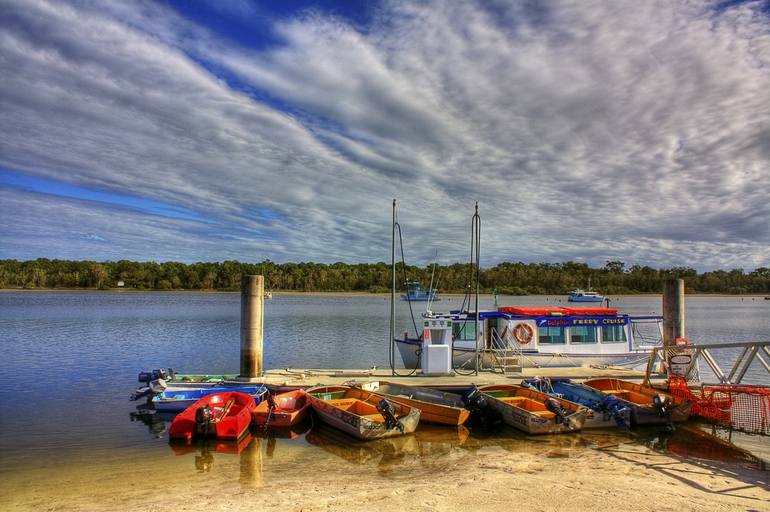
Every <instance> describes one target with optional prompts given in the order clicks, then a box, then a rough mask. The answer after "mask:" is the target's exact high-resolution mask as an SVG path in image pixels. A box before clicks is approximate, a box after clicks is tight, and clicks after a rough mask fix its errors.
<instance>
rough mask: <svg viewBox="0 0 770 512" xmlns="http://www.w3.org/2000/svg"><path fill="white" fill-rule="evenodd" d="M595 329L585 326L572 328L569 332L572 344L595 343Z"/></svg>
mask: <svg viewBox="0 0 770 512" xmlns="http://www.w3.org/2000/svg"><path fill="white" fill-rule="evenodd" d="M596 341H597V339H596V328H595V327H590V326H587V325H580V326H574V327H572V329H571V330H570V342H572V343H596Z"/></svg>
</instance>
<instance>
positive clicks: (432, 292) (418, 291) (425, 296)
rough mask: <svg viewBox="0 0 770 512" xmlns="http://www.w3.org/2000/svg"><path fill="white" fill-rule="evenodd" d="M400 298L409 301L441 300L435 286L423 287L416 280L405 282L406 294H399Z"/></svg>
mask: <svg viewBox="0 0 770 512" xmlns="http://www.w3.org/2000/svg"><path fill="white" fill-rule="evenodd" d="M401 300H406V301H409V302H436V301H439V300H441V298H440V297H439V296H438V290H437V289H436V288H431V289H427V288H423V287H422V285H421V284H420V283H419V282H417V281H407V282H406V294H403V295H401Z"/></svg>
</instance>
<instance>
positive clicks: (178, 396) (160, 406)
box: [152, 384, 267, 412]
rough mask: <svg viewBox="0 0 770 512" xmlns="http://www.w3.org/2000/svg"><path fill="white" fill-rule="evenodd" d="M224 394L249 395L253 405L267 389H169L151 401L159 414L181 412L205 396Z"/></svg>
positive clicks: (241, 387) (228, 387)
mask: <svg viewBox="0 0 770 512" xmlns="http://www.w3.org/2000/svg"><path fill="white" fill-rule="evenodd" d="M224 392H239V393H246V394H248V395H251V397H252V398H254V402H255V403H259V402H261V401H262V400H263V399H264V398H265V396H266V395H267V388H266V387H265V386H263V385H261V384H259V385H255V386H243V385H241V386H223V385H214V386H202V387H187V386H185V387H179V388H175V387H169V388H168V389H166V390H165V391H164V392H163V393H160V394H159V395H156V396H154V397H153V399H152V403H153V404H154V405H155V410H156V411H159V412H181V411H184V410H185V409H187V408H188V407H190V406H191V405H193V404H194V403H195V402H197V401H198V400H200V399H201V398H203V397H204V396H207V395H213V394H215V393H224Z"/></svg>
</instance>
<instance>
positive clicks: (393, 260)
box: [390, 199, 408, 375]
mask: <svg viewBox="0 0 770 512" xmlns="http://www.w3.org/2000/svg"><path fill="white" fill-rule="evenodd" d="M390 274H391V277H392V278H393V281H392V283H391V288H390V371H391V375H395V374H396V341H395V339H396V200H395V199H394V200H393V226H392V233H391V239H390ZM407 293H408V292H407Z"/></svg>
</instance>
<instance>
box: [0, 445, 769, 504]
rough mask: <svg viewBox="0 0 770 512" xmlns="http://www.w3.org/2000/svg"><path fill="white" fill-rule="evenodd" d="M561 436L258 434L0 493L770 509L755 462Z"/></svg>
mask: <svg viewBox="0 0 770 512" xmlns="http://www.w3.org/2000/svg"><path fill="white" fill-rule="evenodd" d="M570 439H573V440H574V439H576V438H570V436H567V437H566V438H565V440H564V441H556V442H554V441H553V440H547V441H545V442H544V443H543V444H542V445H539V444H538V443H534V444H530V445H527V446H528V447H523V449H517V450H516V451H511V449H506V448H505V447H503V446H486V447H482V448H480V449H478V450H472V451H468V450H457V449H449V450H445V451H443V452H442V453H441V454H439V456H436V454H432V455H430V456H425V455H424V454H422V455H421V454H420V453H419V451H420V450H424V449H425V446H427V445H424V444H423V445H417V444H416V443H412V442H411V441H410V440H408V439H407V440H405V441H404V442H403V443H402V444H400V445H398V446H399V447H400V449H401V450H400V451H397V452H394V453H393V454H391V455H390V456H382V455H381V454H380V455H379V456H377V457H373V455H372V452H370V451H369V449H368V448H362V451H361V453H360V454H358V455H357V456H358V459H356V460H352V459H351V457H352V455H351V454H352V452H349V451H348V452H344V453H345V456H344V459H343V458H340V457H342V455H340V452H337V453H331V452H328V451H322V450H320V449H318V450H316V451H317V453H322V454H323V456H322V457H321V458H320V459H319V458H314V457H307V453H308V452H307V450H298V451H295V452H286V451H284V453H283V457H282V462H281V463H280V465H273V466H272V467H271V466H270V463H271V462H274V459H269V458H267V457H266V455H265V450H264V448H265V441H264V440H262V442H261V444H259V443H258V444H257V445H256V447H255V449H254V450H253V451H252V452H251V454H250V455H247V456H244V455H243V454H241V456H240V457H237V456H235V457H233V456H228V457H224V456H220V457H219V458H218V459H216V462H212V463H211V466H210V467H206V466H205V464H203V462H202V459H201V457H200V456H195V457H194V462H193V457H192V456H191V454H187V456H186V457H185V456H181V457H174V458H173V459H171V462H170V463H169V462H168V461H167V462H165V463H164V465H163V466H162V467H160V466H158V467H156V466H154V464H153V461H151V460H150V461H147V463H148V465H147V467H146V471H141V472H137V468H136V466H131V467H129V466H128V464H129V463H128V462H126V463H125V464H121V463H119V462H118V463H110V464H107V463H104V464H100V465H92V464H82V463H72V464H69V465H68V468H67V469H65V468H62V469H61V470H53V468H52V467H49V468H48V469H43V470H40V471H38V472H33V473H28V474H24V475H22V474H15V475H7V476H8V478H5V479H4V483H3V484H2V486H0V489H2V492H1V493H0V503H2V504H3V507H2V508H3V510H8V511H27V510H57V511H123V510H133V511H147V512H155V511H158V510H186V511H187V510H189V511H194V510H215V511H219V510H221V511H231V512H232V511H236V512H237V511H244V512H245V511H254V510H265V511H281V512H284V511H292V512H299V511H305V512H309V511H326V510H345V511H371V510H403V509H409V510H421V511H423V510H424V511H447V512H449V511H466V510H467V511H475V510H484V511H487V510H489V511H501V512H502V511H510V510H532V511H551V510H597V509H602V510H613V511H624V510H629V511H631V510H633V511H635V512H640V511H651V512H652V511H656V512H658V511H668V510H670V511H684V510H704V511H716V510H718V511H744V512H745V511H768V510H770V472H768V471H763V470H761V469H760V468H759V466H757V465H756V464H748V463H746V462H745V461H740V462H737V461H730V460H727V461H721V462H715V461H714V460H708V459H697V458H695V459H694V458H692V457H689V458H688V461H686V460H685V458H684V457H680V456H678V455H675V454H673V453H670V452H669V453H667V454H664V453H660V452H656V451H653V450H650V449H649V448H646V447H643V446H639V445H635V444H624V443H620V444H619V443H617V442H611V443H609V444H607V445H598V444H597V445H595V446H591V447H588V448H586V447H584V446H578V445H577V444H576V443H575V442H574V441H571V440H570ZM410 443H412V444H410ZM559 443H561V445H560V444H559ZM393 446H396V445H393ZM410 446H411V448H410ZM420 446H422V448H420ZM267 453H269V451H268V452H267ZM270 457H272V455H270ZM193 467H195V468H197V469H198V471H194V472H190V469H192V468H193Z"/></svg>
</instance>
